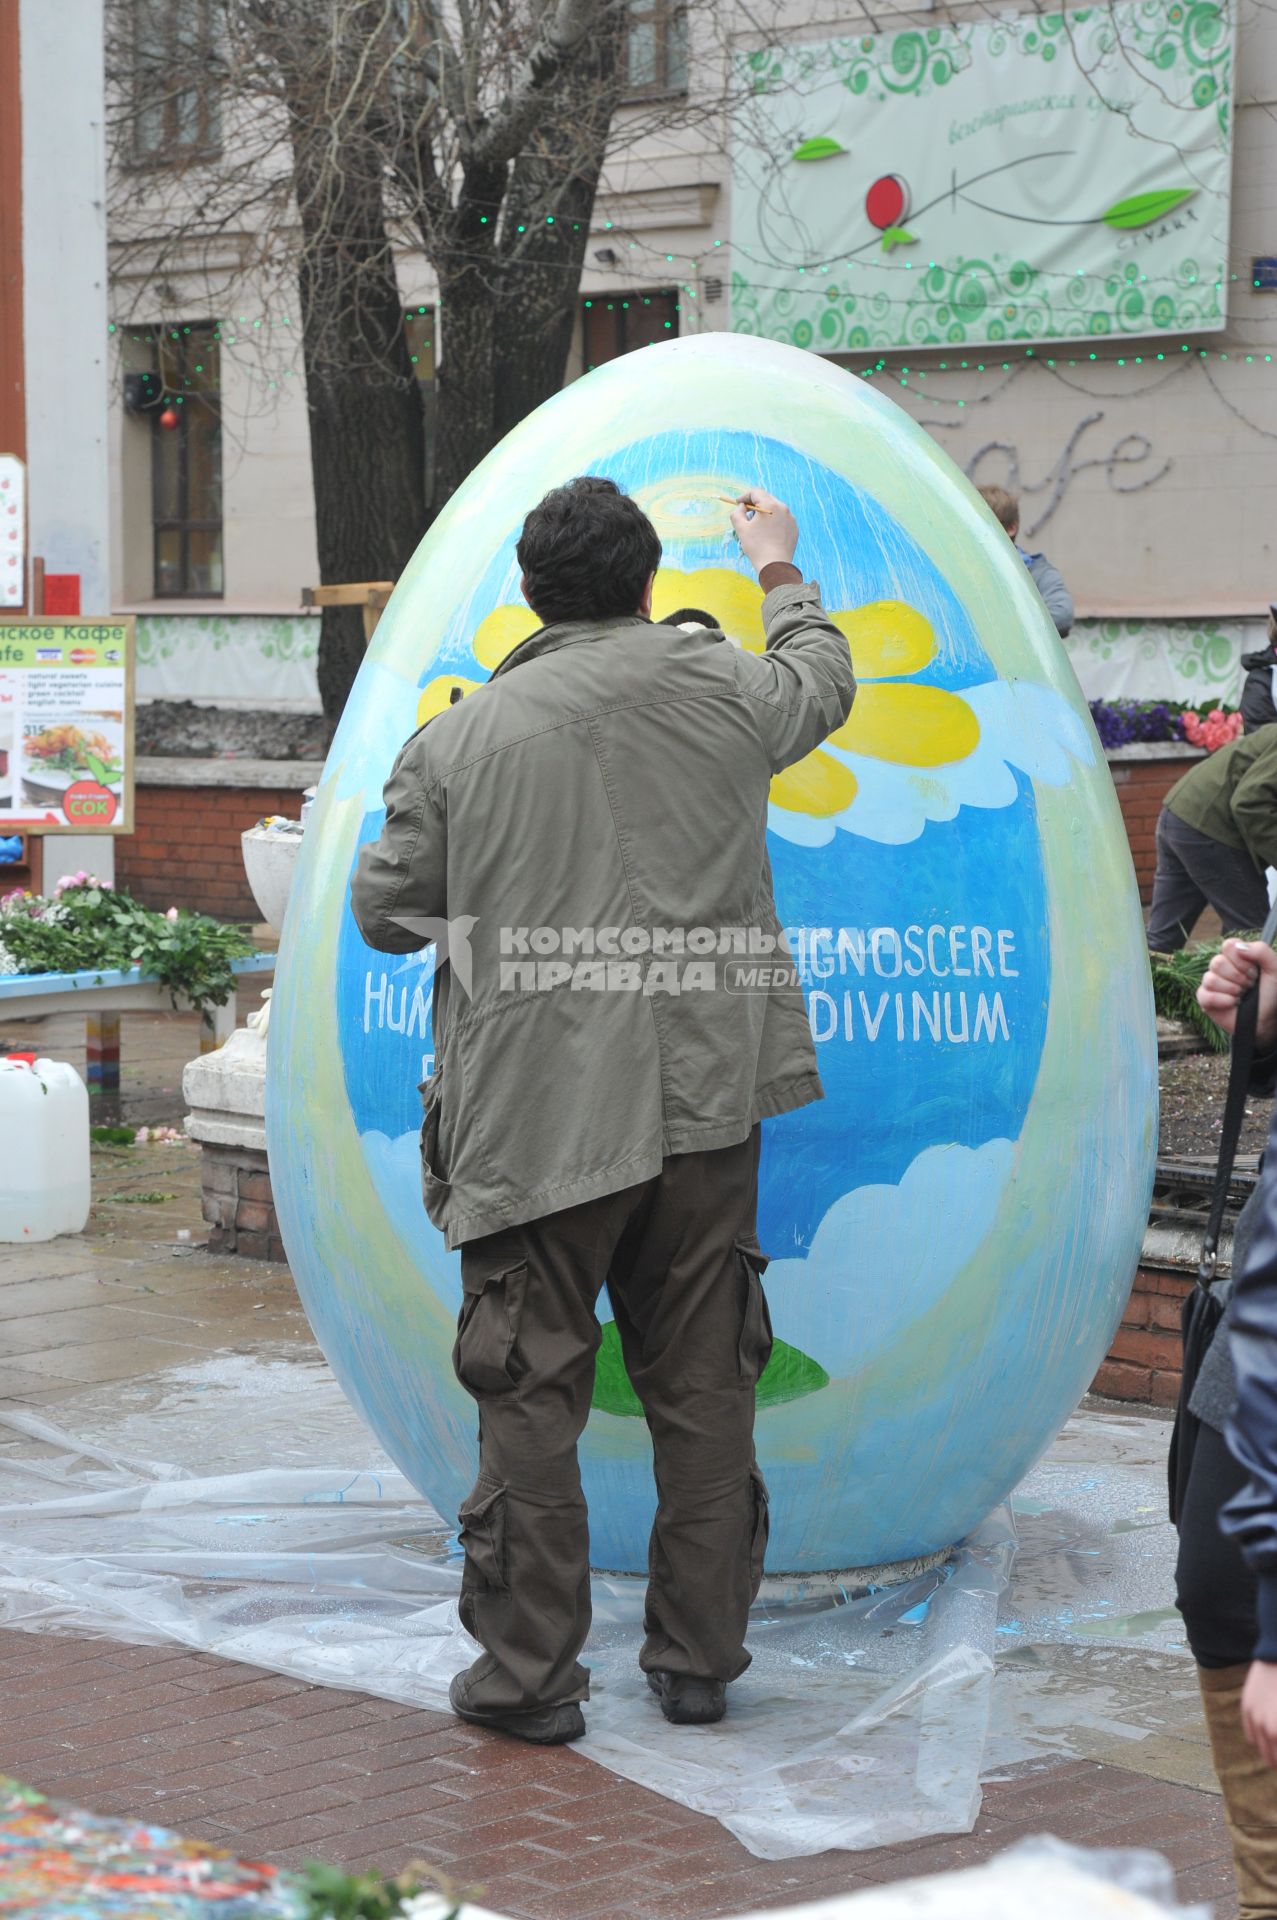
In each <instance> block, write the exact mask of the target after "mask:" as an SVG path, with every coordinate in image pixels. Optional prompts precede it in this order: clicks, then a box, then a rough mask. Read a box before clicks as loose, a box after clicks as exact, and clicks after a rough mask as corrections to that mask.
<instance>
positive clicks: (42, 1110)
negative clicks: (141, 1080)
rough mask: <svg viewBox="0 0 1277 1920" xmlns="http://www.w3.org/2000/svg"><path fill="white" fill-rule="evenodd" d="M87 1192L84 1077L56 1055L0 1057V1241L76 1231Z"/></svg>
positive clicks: (86, 1206) (83, 1217) (85, 1214)
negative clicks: (48, 1056) (49, 1057)
mask: <svg viewBox="0 0 1277 1920" xmlns="http://www.w3.org/2000/svg"><path fill="white" fill-rule="evenodd" d="M90 1198H91V1186H90V1178H89V1095H88V1090H87V1088H86V1087H85V1084H84V1082H83V1080H81V1078H80V1076H79V1074H78V1073H77V1072H76V1070H75V1068H74V1067H72V1066H68V1065H67V1064H66V1063H65V1062H64V1061H61V1060H37V1059H36V1057H35V1055H34V1054H32V1053H11V1054H9V1055H8V1056H7V1057H5V1058H0V1241H3V1240H8V1241H15V1240H52V1238H53V1236H54V1234H56V1233H79V1231H80V1229H81V1228H82V1227H83V1225H84V1223H85V1221H86V1220H87V1219H88V1217H89V1203H90Z"/></svg>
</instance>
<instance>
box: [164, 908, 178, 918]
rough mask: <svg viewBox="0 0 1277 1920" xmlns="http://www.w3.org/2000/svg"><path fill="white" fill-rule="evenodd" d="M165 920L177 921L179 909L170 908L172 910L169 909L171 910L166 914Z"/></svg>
mask: <svg viewBox="0 0 1277 1920" xmlns="http://www.w3.org/2000/svg"><path fill="white" fill-rule="evenodd" d="M164 918H165V919H166V920H176V919H177V908H176V907H170V908H169V910H168V912H167V913H166V914H165V916H164Z"/></svg>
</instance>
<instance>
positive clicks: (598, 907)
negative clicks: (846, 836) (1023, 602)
mask: <svg viewBox="0 0 1277 1920" xmlns="http://www.w3.org/2000/svg"><path fill="white" fill-rule="evenodd" d="M763 622H764V626H765V629H766V633H767V648H766V652H765V653H763V654H761V655H759V654H753V653H749V652H745V651H743V650H741V649H739V648H737V647H735V646H733V645H732V644H731V643H730V642H729V641H727V640H725V639H724V637H723V635H722V634H721V633H717V632H714V631H712V630H710V629H707V628H697V629H695V630H693V631H690V632H688V631H684V630H682V629H681V628H678V627H671V626H657V625H653V624H652V623H651V622H649V621H647V620H645V619H644V618H643V617H642V616H641V615H638V614H635V615H632V616H630V617H628V618H624V619H614V620H607V621H603V622H598V621H567V622H564V623H562V624H560V625H557V626H552V627H545V628H542V629H541V631H540V632H538V633H535V634H533V635H532V636H531V637H530V638H529V639H528V640H525V641H524V642H523V644H522V645H521V646H519V647H517V648H516V649H515V651H514V652H513V653H512V654H510V656H509V657H508V658H507V659H506V660H505V661H504V662H503V663H502V665H501V666H500V667H499V668H498V669H497V671H496V673H495V674H494V675H493V677H492V679H491V680H490V681H488V683H487V684H486V685H485V686H482V687H480V688H478V689H476V691H475V692H474V693H472V694H471V695H469V696H468V698H466V699H465V700H463V701H461V702H460V703H459V704H458V705H456V706H454V707H451V708H449V709H448V710H447V711H446V712H444V713H441V714H439V715H438V716H437V717H436V718H435V719H433V720H432V721H430V722H429V723H428V724H427V725H426V726H425V727H423V728H421V730H420V731H419V732H418V733H415V734H414V735H413V736H412V738H411V739H410V740H409V741H408V743H407V745H406V746H405V747H404V748H403V750H402V752H401V753H400V755H399V758H398V759H397V761H396V762H395V765H394V768H393V770H392V772H391V775H390V778H389V780H388V781H387V783H386V795H385V797H386V823H385V826H384V827H383V828H382V832H381V838H380V839H379V840H378V841H377V842H376V843H375V844H373V843H370V844H368V845H366V846H365V847H364V848H363V849H362V850H361V852H360V856H359V863H358V867H357V870H356V873H355V878H354V882H353V886H352V891H351V904H352V906H353V908H354V913H355V918H356V920H357V921H358V923H359V927H360V930H361V932H362V933H363V936H364V939H365V940H366V941H367V942H368V944H369V945H370V946H373V947H378V948H381V949H382V950H384V951H387V952H391V953H406V952H411V951H413V950H414V949H417V948H420V947H421V946H422V945H423V944H425V942H426V941H427V940H428V939H430V938H431V937H433V936H432V934H431V932H430V930H429V929H423V928H422V926H421V924H420V922H421V921H422V920H423V919H429V920H436V921H441V920H445V919H446V920H449V921H450V922H451V926H450V929H449V941H450V945H451V952H450V954H449V956H448V965H446V966H440V967H438V968H437V969H436V974H435V988H434V995H435V997H434V1013H433V1020H434V1040H435V1071H434V1074H433V1075H432V1077H431V1079H430V1080H429V1081H427V1082H426V1084H425V1086H424V1087H423V1088H422V1093H423V1095H424V1098H425V1121H424V1124H423V1127H422V1161H423V1186H424V1191H425V1199H426V1206H427V1210H428V1211H429V1214H430V1217H431V1219H432V1220H433V1221H434V1222H435V1224H436V1225H437V1226H439V1227H441V1228H442V1229H443V1230H444V1232H445V1234H446V1235H447V1241H448V1245H449V1246H451V1247H455V1246H458V1245H460V1244H461V1243H463V1242H464V1241H467V1240H472V1239H476V1238H478V1237H479V1236H481V1235H483V1234H487V1233H493V1232H496V1231H497V1230H498V1229H500V1228H502V1227H510V1226H517V1225H519V1224H520V1223H521V1222H523V1221H525V1220H533V1219H538V1218H540V1217H541V1216H543V1215H545V1214H548V1213H554V1212H557V1211H558V1210H559V1209H561V1208H563V1207H569V1206H573V1205H575V1204H577V1203H578V1202H581V1201H585V1200H590V1199H595V1198H598V1197H599V1196H600V1195H603V1194H606V1193H611V1192H615V1191H616V1190H618V1189H619V1188H622V1187H626V1186H631V1185H635V1184H637V1183H638V1182H640V1181H642V1180H646V1179H650V1178H651V1177H652V1176H653V1175H655V1174H656V1173H658V1172H659V1171H660V1167H661V1163H662V1161H663V1160H664V1158H665V1157H666V1156H667V1155H669V1154H675V1153H690V1152H694V1151H698V1150H702V1149H707V1148H714V1147H726V1146H732V1145H735V1144H736V1143H737V1142H738V1141H741V1140H744V1139H745V1138H746V1137H747V1135H748V1134H749V1132H750V1130H751V1128H752V1127H753V1126H754V1125H755V1123H756V1122H757V1121H758V1120H760V1119H761V1118H762V1117H763V1116H765V1115H768V1114H777V1113H784V1112H787V1111H788V1110H790V1109H791V1108H794V1107H799V1106H803V1105H805V1104H806V1102H808V1101H810V1100H818V1099H820V1097H821V1086H820V1079H819V1075H818V1074H817V1071H816V1058H815V1051H814V1049H813V1046H812V1041H811V1034H810V1030H809V1027H808V1023H807V1015H806V1010H805V1007H804V1004H803V998H802V991H801V988H800V986H799V985H798V983H797V981H796V980H795V979H794V978H793V977H792V962H791V961H790V959H789V957H788V954H787V952H786V951H785V950H784V947H783V940H782V938H781V935H780V928H779V924H778V922H777V918H776V909H775V905H774V903H773V899H772V882H771V870H770V867H769V864H768V859H767V850H766V825H767V804H768V786H769V782H770V781H771V778H772V776H773V774H775V773H778V772H779V771H780V769H781V768H783V767H787V766H789V765H790V764H791V763H792V762H794V761H796V760H800V759H802V757H803V756H804V755H805V754H807V753H810V752H811V750H812V749H813V748H814V747H816V746H817V745H819V743H820V742H821V741H822V740H823V739H824V738H825V736H826V735H827V734H828V733H829V732H831V730H832V729H833V728H835V727H837V726H839V725H840V724H841V723H842V721H843V720H845V719H846V717H847V714H848V713H849V711H850V709H851V703H852V699H853V697H854V695H855V680H854V678H853V675H852V667H851V658H850V654H849V651H848V646H847V641H846V639H845V638H844V636H843V635H842V634H841V633H840V632H839V630H838V628H837V627H835V626H834V625H833V624H832V623H831V622H830V621H829V620H828V619H827V618H826V616H825V613H824V611H823V609H822V607H821V604H820V597H819V593H818V590H817V589H816V588H815V587H813V586H806V585H803V584H801V583H799V584H789V585H785V586H780V587H777V588H775V589H774V590H773V591H772V592H771V593H769V594H768V595H767V597H766V599H765V600H764V602H763ZM405 921H406V922H408V923H410V924H408V925H405V924H404V923H405ZM411 923H416V924H415V925H414V924H411ZM459 936H460V942H464V943H468V950H464V949H463V946H462V944H459ZM707 941H708V942H709V946H708V950H707V948H706V943H707ZM680 949H681V950H680ZM751 949H752V951H751ZM778 949H779V951H778ZM467 972H468V973H469V976H470V977H469V980H468V983H467V981H466V978H465V975H466V973H467Z"/></svg>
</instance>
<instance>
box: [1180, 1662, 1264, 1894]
mask: <svg viewBox="0 0 1277 1920" xmlns="http://www.w3.org/2000/svg"><path fill="white" fill-rule="evenodd" d="M1248 1671H1249V1666H1248V1665H1247V1664H1245V1663H1243V1664H1242V1665H1240V1666H1236V1667H1199V1668H1198V1669H1197V1678H1198V1680H1199V1681H1200V1682H1201V1688H1202V1705H1203V1707H1204V1708H1205V1710H1206V1726H1207V1729H1208V1731H1209V1733H1210V1745H1211V1758H1212V1759H1213V1760H1214V1762H1215V1771H1216V1773H1217V1774H1218V1775H1219V1784H1220V1786H1221V1787H1222V1788H1223V1789H1224V1817H1225V1819H1226V1820H1227V1821H1228V1837H1229V1839H1230V1840H1231V1841H1232V1843H1233V1868H1234V1871H1235V1872H1236V1875H1237V1897H1238V1901H1239V1903H1240V1904H1239V1905H1238V1908H1237V1913H1238V1920H1274V1916H1277V1774H1274V1772H1273V1770H1272V1768H1271V1767H1270V1766H1269V1765H1268V1763H1267V1762H1266V1761H1265V1760H1262V1759H1261V1758H1260V1756H1259V1754H1258V1753H1257V1752H1256V1750H1255V1748H1254V1747H1252V1746H1251V1744H1250V1742H1249V1740H1248V1739H1247V1738H1246V1735H1245V1734H1244V1733H1243V1732H1242V1688H1243V1687H1244V1686H1245V1684H1246V1675H1247V1673H1248Z"/></svg>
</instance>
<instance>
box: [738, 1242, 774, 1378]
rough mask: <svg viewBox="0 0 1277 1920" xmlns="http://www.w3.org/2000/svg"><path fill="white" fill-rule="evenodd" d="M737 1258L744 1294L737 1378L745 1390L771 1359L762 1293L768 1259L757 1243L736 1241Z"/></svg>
mask: <svg viewBox="0 0 1277 1920" xmlns="http://www.w3.org/2000/svg"><path fill="white" fill-rule="evenodd" d="M736 1258H737V1260H738V1262H739V1264H740V1270H741V1285H742V1290H743V1293H744V1303H743V1311H742V1316H741V1334H740V1377H741V1381H742V1383H743V1384H744V1385H745V1386H750V1387H752V1386H754V1385H756V1383H757V1382H758V1380H759V1379H760V1378H761V1377H762V1374H763V1370H764V1368H765V1367H766V1365H767V1362H768V1361H769V1360H770V1359H771V1357H772V1321H771V1314H770V1313H769V1312H768V1310H767V1295H766V1294H765V1293H764V1292H763V1274H764V1272H765V1271H766V1268H767V1255H766V1254H765V1253H764V1252H763V1250H762V1248H761V1247H760V1246H759V1244H758V1242H757V1240H738V1241H737V1242H736Z"/></svg>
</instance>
